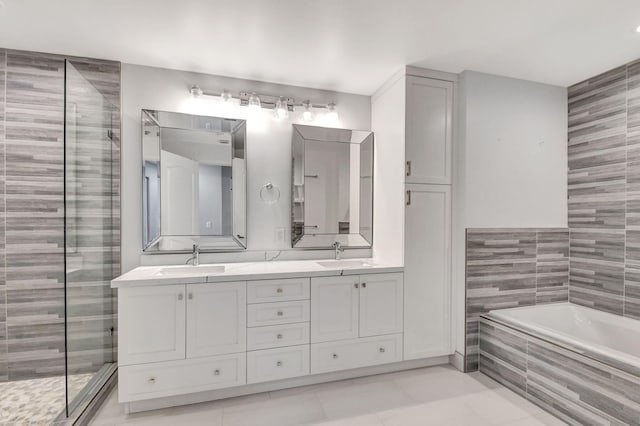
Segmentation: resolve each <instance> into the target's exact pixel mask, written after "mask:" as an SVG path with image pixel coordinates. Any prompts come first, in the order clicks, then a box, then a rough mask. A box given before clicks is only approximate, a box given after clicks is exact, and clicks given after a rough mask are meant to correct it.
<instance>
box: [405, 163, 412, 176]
mask: <svg viewBox="0 0 640 426" xmlns="http://www.w3.org/2000/svg"><path fill="white" fill-rule="evenodd" d="M406 172H407V176H411V161H407V169H406Z"/></svg>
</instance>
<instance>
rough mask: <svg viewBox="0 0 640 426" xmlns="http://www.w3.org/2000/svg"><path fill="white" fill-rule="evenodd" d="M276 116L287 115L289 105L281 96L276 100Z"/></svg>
mask: <svg viewBox="0 0 640 426" xmlns="http://www.w3.org/2000/svg"><path fill="white" fill-rule="evenodd" d="M276 117H277V118H280V119H282V118H287V117H289V106H288V105H287V100H286V99H285V98H283V97H282V96H280V98H279V99H278V101H277V102H276Z"/></svg>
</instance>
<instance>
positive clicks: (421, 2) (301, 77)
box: [0, 0, 640, 95]
mask: <svg viewBox="0 0 640 426" xmlns="http://www.w3.org/2000/svg"><path fill="white" fill-rule="evenodd" d="M2 4H4V5H3V6H2ZM639 25H640V1H638V0H534V1H532V0H147V1H142V0H102V1H97V0H56V1H52V0H0V47H7V48H14V49H24V50H34V51H43V52H52V53H62V54H68V55H78V56H89V57H97V58H104V59H113V60H118V61H122V62H127V63H132V64H141V65H151V66H158V67H165V68H173V69H181V70H189V71H198V72H206V73H210V74H220V75H226V76H233V77H240V78H248V79H255V80H263V81H270V82H276V83H284V84H291V85H298V86H307V87H314V88H322V89H329V90H338V91H344V92H351V93H359V94H365V95H370V94H372V93H373V92H374V91H375V90H376V89H377V88H378V87H379V86H380V85H381V84H382V83H383V82H384V81H385V80H386V79H387V78H389V77H390V76H391V75H392V74H393V73H394V72H395V71H397V70H398V69H399V68H400V67H401V66H403V65H405V64H408V65H417V66H421V67H427V68H433V69H438V70H442V71H450V72H455V73H458V72H461V71H463V70H466V69H470V70H475V71H483V72H488V73H493V74H500V75H505V76H510V77H517V78H522V79H527V80H534V81H539V82H544V83H550V84H556V85H561V86H568V85H571V84H573V83H577V82H579V81H581V80H583V79H585V78H588V77H590V76H593V75H595V74H597V73H600V72H602V71H605V70H608V69H610V68H613V67H615V66H617V65H621V64H624V63H626V62H628V61H631V60H633V59H637V58H640V33H637V32H636V31H635V29H636V27H638V26H639Z"/></svg>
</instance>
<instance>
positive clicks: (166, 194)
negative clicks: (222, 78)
mask: <svg viewBox="0 0 640 426" xmlns="http://www.w3.org/2000/svg"><path fill="white" fill-rule="evenodd" d="M246 170H247V166H246V122H245V120H236V119H229V118H218V117H207V116H198V115H190V114H180V113H176V112H166V111H155V110H142V224H143V226H142V228H143V236H142V241H143V250H144V251H145V252H187V251H191V250H192V247H193V245H194V244H198V245H199V246H200V250H201V251H233V250H244V249H245V248H246V246H247V244H246V241H247V235H246V207H245V205H246Z"/></svg>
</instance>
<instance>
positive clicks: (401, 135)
mask: <svg viewBox="0 0 640 426" xmlns="http://www.w3.org/2000/svg"><path fill="white" fill-rule="evenodd" d="M403 71H404V70H403ZM405 93H406V90H405V77H404V72H400V73H398V74H396V75H395V76H393V77H392V78H391V79H390V80H389V81H388V82H387V83H385V84H384V85H383V86H382V87H381V88H380V89H379V90H378V91H377V92H376V93H375V94H374V95H373V96H372V98H371V124H372V130H373V132H374V133H375V144H374V164H375V174H374V187H375V190H374V194H373V202H374V204H373V254H374V256H375V257H377V258H384V259H386V260H389V261H391V262H398V263H403V262H404V179H405V176H404V161H405V159H404V155H405V99H406V96H405Z"/></svg>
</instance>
